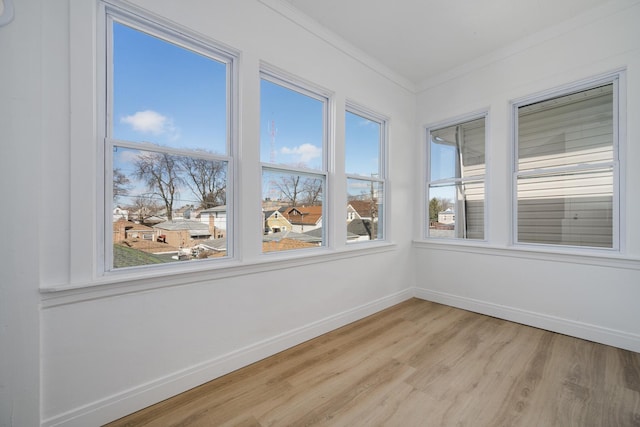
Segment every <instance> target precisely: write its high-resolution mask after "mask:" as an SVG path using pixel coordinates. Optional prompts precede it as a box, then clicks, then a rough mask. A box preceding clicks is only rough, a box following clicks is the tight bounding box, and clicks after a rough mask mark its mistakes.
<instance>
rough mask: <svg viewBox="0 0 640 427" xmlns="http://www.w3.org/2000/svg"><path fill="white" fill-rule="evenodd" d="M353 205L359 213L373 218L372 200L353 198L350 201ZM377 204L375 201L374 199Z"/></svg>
mask: <svg viewBox="0 0 640 427" xmlns="http://www.w3.org/2000/svg"><path fill="white" fill-rule="evenodd" d="M349 204H350V205H351V207H352V208H353V209H354V210H355V211H356V212H358V215H360V216H361V217H365V218H371V217H372V216H373V215H372V208H373V206H372V204H371V201H370V200H351V201H350V202H349ZM374 206H375V201H374Z"/></svg>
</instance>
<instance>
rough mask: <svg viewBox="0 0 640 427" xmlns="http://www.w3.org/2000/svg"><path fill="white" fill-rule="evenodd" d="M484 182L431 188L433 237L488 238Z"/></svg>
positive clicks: (429, 207)
mask: <svg viewBox="0 0 640 427" xmlns="http://www.w3.org/2000/svg"><path fill="white" fill-rule="evenodd" d="M484 191H485V190H484V181H471V182H465V183H457V184H445V185H440V186H430V187H429V194H428V200H429V206H428V211H429V228H428V235H429V237H444V238H464V239H480V240H482V239H484V199H485V194H484Z"/></svg>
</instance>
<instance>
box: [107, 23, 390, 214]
mask: <svg viewBox="0 0 640 427" xmlns="http://www.w3.org/2000/svg"><path fill="white" fill-rule="evenodd" d="M113 34H114V43H113V95H112V104H113V111H112V114H113V117H112V121H111V122H112V129H111V135H110V136H111V137H112V138H114V139H119V140H126V141H133V142H150V143H154V144H158V145H160V146H169V147H173V148H178V149H185V150H189V149H205V150H207V151H210V152H213V153H217V154H226V153H227V150H228V149H227V117H226V105H227V99H226V96H227V95H226V81H227V76H226V66H225V64H224V63H221V62H219V61H216V60H214V59H212V58H209V57H206V56H204V55H201V54H199V53H197V52H194V51H190V50H187V49H185V48H182V47H179V46H176V45H174V44H172V43H168V42H166V41H163V40H160V39H158V38H156V37H153V36H150V35H148V34H145V33H143V32H141V31H138V30H134V29H132V28H130V27H128V26H126V25H123V24H120V23H117V22H114V26H113ZM260 112H261V114H260V160H261V161H262V162H265V163H269V162H270V160H271V159H273V160H274V162H275V163H276V164H284V165H293V166H302V167H306V168H310V169H318V170H321V169H322V167H323V165H322V162H323V131H324V117H323V114H324V104H323V102H322V101H320V100H318V99H315V98H313V97H310V96H307V95H304V94H301V93H299V92H296V91H293V90H290V89H287V88H285V87H283V86H280V85H277V84H275V83H272V82H269V81H267V80H262V82H261V96H260ZM272 132H273V142H274V144H273V147H272V144H271V142H272ZM379 136H380V124H379V123H376V122H374V121H371V120H368V119H365V118H363V117H361V116H359V115H356V114H353V113H346V135H345V139H346V146H345V154H346V159H345V160H346V165H347V173H350V174H359V175H363V176H364V177H371V176H375V175H376V174H378V173H379V172H380V170H379V164H380V153H379ZM339 140H341V138H339ZM137 154H138V151H136V150H131V149H123V148H118V150H117V151H116V152H115V153H114V168H119V169H120V170H121V171H122V172H125V173H130V172H132V169H133V163H132V162H133V161H135V159H136V157H137ZM365 184H366V183H365ZM366 186H368V184H366ZM132 187H133V188H132V191H131V194H130V195H131V196H132V197H135V195H137V194H138V193H143V192H145V191H146V189H145V188H144V187H143V186H142V185H141V184H139V183H132ZM351 187H354V188H353V189H352V188H351ZM356 187H357V185H356V186H350V190H349V191H350V193H352V192H355V191H360V190H359V189H358V188H356ZM181 196H182V198H183V200H182V201H181V202H180V203H182V204H184V203H193V202H194V200H195V199H196V198H195V196H193V195H192V194H190V191H189V190H187V189H183V191H181ZM130 201H131V199H125V200H119V201H117V202H118V203H121V204H128V203H130ZM196 202H197V200H196ZM179 206H180V205H179ZM179 206H176V207H179Z"/></svg>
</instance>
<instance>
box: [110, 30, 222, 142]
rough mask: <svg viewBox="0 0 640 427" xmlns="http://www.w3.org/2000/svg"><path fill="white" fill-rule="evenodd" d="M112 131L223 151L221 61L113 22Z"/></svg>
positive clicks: (121, 135) (137, 138)
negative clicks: (113, 78) (113, 77)
mask: <svg viewBox="0 0 640 427" xmlns="http://www.w3.org/2000/svg"><path fill="white" fill-rule="evenodd" d="M113 50H114V53H113V57H114V58H113V73H114V76H115V81H114V93H113V135H112V136H113V137H114V138H116V139H123V140H129V141H138V142H141V141H145V142H153V143H157V144H159V145H166V146H171V147H175V148H189V149H190V148H205V149H207V150H208V151H211V152H214V153H218V154H226V152H227V149H226V138H227V123H226V122H227V119H226V102H227V100H226V66H225V64H223V63H221V62H218V61H216V60H213V59H211V58H208V57H205V56H203V55H200V54H197V53H195V52H192V51H189V50H186V49H184V48H181V47H178V46H175V45H173V44H170V43H167V42H165V41H162V40H160V39H157V38H155V37H152V36H149V35H147V34H144V33H142V32H140V31H137V30H133V29H131V28H129V27H127V26H125V25H122V24H118V23H114V48H113Z"/></svg>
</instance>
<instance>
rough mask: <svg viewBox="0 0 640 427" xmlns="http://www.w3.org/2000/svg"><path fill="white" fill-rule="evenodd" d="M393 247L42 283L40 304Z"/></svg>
mask: <svg viewBox="0 0 640 427" xmlns="http://www.w3.org/2000/svg"><path fill="white" fill-rule="evenodd" d="M396 247H397V245H396V244H395V243H390V242H371V243H370V244H367V245H366V246H365V245H357V247H353V246H346V247H344V248H340V249H339V250H335V249H329V248H324V249H319V250H311V251H309V252H306V251H290V252H278V253H267V254H263V255H262V256H260V257H259V259H257V260H255V261H254V262H240V261H238V260H228V261H221V262H220V263H215V264H213V263H212V264H209V263H203V264H202V265H201V266H196V267H195V268H188V269H183V268H181V269H180V271H177V270H176V269H170V270H169V269H163V270H161V271H159V270H154V271H153V272H149V271H140V270H137V271H135V272H130V271H127V272H113V273H110V274H108V275H105V276H104V277H100V278H97V279H96V280H92V281H87V282H79V283H71V284H64V285H53V286H47V287H42V288H40V293H41V298H42V307H43V308H51V307H56V306H60V305H65V304H73V303H77V302H82V301H88V300H94V299H99V298H107V297H112V296H116V295H123V294H131V293H137V292H143V291H148V290H153V289H159V288H165V287H171V286H180V285H185V284H196V283H203V282H213V281H216V280H220V279H224V278H229V277H237V276H244V275H249V274H256V273H263V272H268V271H274V270H281V269H283V268H284V269H287V268H295V267H300V266H304V265H308V264H316V263H324V262H331V261H337V260H342V259H345V258H352V257H359V256H366V255H371V254H376V253H383V252H389V251H392V250H395V249H396ZM300 252H304V253H300Z"/></svg>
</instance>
